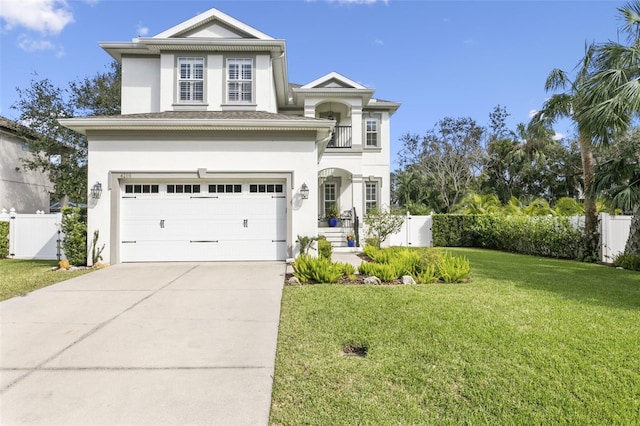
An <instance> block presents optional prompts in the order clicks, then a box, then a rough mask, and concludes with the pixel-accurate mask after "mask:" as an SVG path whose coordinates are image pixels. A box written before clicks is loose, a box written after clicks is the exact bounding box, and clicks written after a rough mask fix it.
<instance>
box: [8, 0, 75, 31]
mask: <svg viewBox="0 0 640 426" xmlns="http://www.w3.org/2000/svg"><path fill="white" fill-rule="evenodd" d="M0 18H2V21H4V29H6V30H11V29H13V28H17V27H23V28H25V29H28V30H32V31H37V32H39V33H41V34H53V35H55V34H60V32H61V31H62V30H63V29H64V28H65V27H66V26H67V25H69V24H71V23H72V22H74V19H73V13H72V12H71V8H70V7H69V5H68V4H67V2H66V1H65V0H2V7H0Z"/></svg>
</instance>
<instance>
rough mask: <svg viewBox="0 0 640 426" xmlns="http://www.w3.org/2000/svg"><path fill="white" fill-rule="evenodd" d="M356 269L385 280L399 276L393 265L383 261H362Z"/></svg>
mask: <svg viewBox="0 0 640 426" xmlns="http://www.w3.org/2000/svg"><path fill="white" fill-rule="evenodd" d="M358 271H359V272H360V273H361V274H364V275H372V276H376V277H378V278H380V281H385V282H389V281H393V280H395V279H397V278H398V277H399V276H400V275H399V274H398V272H397V271H396V268H395V267H394V266H393V265H389V264H384V263H373V262H362V264H361V265H360V266H359V267H358Z"/></svg>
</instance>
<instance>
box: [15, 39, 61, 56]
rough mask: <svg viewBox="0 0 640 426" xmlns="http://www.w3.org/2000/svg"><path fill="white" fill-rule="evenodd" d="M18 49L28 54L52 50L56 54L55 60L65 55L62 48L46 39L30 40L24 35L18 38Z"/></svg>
mask: <svg viewBox="0 0 640 426" xmlns="http://www.w3.org/2000/svg"><path fill="white" fill-rule="evenodd" d="M18 47H19V48H20V49H22V50H24V51H25V52H28V53H35V52H42V51H48V50H53V51H55V52H56V53H55V55H56V58H62V57H64V56H65V55H66V52H65V50H64V47H62V46H59V45H56V44H54V43H52V42H51V41H50V40H47V39H42V38H40V39H34V38H31V37H29V36H28V35H26V34H20V35H19V36H18Z"/></svg>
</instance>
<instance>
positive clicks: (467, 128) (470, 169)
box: [399, 117, 485, 212]
mask: <svg viewBox="0 0 640 426" xmlns="http://www.w3.org/2000/svg"><path fill="white" fill-rule="evenodd" d="M483 135H484V129H483V128H482V127H480V126H478V125H477V124H476V122H475V121H474V120H472V119H471V118H457V119H454V118H450V117H446V118H444V119H443V120H441V121H439V122H438V123H437V124H436V126H435V127H434V129H432V130H431V131H429V132H427V134H426V135H425V136H424V137H420V136H418V135H410V134H405V135H404V136H403V137H402V138H401V141H402V144H403V148H402V150H401V152H400V153H399V158H400V164H401V166H403V167H404V168H405V169H407V168H410V167H412V168H413V169H414V171H415V172H417V173H418V174H419V176H421V177H422V178H423V182H424V185H425V187H426V190H427V195H426V199H427V200H428V202H429V203H430V205H431V206H432V207H433V208H434V209H435V210H436V211H438V212H448V211H450V209H451V208H452V207H453V206H454V205H456V204H457V203H458V202H460V200H461V199H462V197H463V196H464V195H465V194H466V193H467V192H469V191H470V190H471V189H472V188H473V185H474V184H475V181H476V179H477V177H478V176H479V174H480V172H481V170H482V166H483V164H484V161H485V150H484V146H483Z"/></svg>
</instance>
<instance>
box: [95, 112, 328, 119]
mask: <svg viewBox="0 0 640 426" xmlns="http://www.w3.org/2000/svg"><path fill="white" fill-rule="evenodd" d="M87 118H99V119H105V120H108V119H118V120H122V119H125V120H126V119H132V120H140V119H149V120H172V119H177V120H189V119H193V120H298V121H314V120H316V119H315V118H308V117H303V116H301V115H287V114H274V113H271V112H266V111H165V112H151V113H142V114H123V115H103V116H93V117H87Z"/></svg>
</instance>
